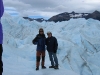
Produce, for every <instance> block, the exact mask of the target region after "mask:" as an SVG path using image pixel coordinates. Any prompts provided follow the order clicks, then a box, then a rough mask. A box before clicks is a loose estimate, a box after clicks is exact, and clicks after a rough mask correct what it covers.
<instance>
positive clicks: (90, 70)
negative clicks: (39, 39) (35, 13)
mask: <svg viewBox="0 0 100 75" xmlns="http://www.w3.org/2000/svg"><path fill="white" fill-rule="evenodd" d="M2 24H3V33H4V44H3V48H4V51H3V62H4V73H3V75H22V74H23V75H61V74H63V75H67V74H68V75H99V74H100V64H99V63H100V58H99V56H100V21H98V20H94V19H88V20H86V19H83V18H80V19H70V20H69V21H64V22H57V23H54V22H42V23H39V22H36V21H28V20H25V19H23V18H22V17H20V16H18V17H11V16H10V15H8V14H6V13H5V14H4V16H3V18H2ZM41 27H42V28H43V29H44V32H45V34H46V33H47V31H51V32H52V34H53V36H55V37H56V38H57V40H58V52H57V56H58V60H59V67H60V69H59V70H56V71H55V70H54V69H49V68H48V66H50V61H49V57H48V53H47V54H46V62H45V65H46V67H47V69H46V70H42V69H40V70H39V71H38V72H36V71H35V53H36V50H35V49H36V46H34V45H33V44H32V40H33V38H34V37H35V36H36V34H38V29H39V28H41Z"/></svg>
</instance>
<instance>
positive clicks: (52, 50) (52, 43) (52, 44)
mask: <svg viewBox="0 0 100 75" xmlns="http://www.w3.org/2000/svg"><path fill="white" fill-rule="evenodd" d="M47 35H48V37H47V38H46V45H47V51H48V53H49V58H50V61H51V66H49V68H54V69H58V58H57V56H56V53H57V48H58V43H57V39H56V38H55V37H53V36H52V33H51V32H47ZM53 59H54V60H53Z"/></svg>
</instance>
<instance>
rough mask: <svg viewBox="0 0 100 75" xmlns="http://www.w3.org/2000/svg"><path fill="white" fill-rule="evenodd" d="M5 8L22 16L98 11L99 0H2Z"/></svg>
mask: <svg viewBox="0 0 100 75" xmlns="http://www.w3.org/2000/svg"><path fill="white" fill-rule="evenodd" d="M3 2H4V6H5V7H6V10H9V9H8V8H9V7H10V10H12V12H14V13H15V14H16V11H17V13H19V14H21V15H22V16H31V15H32V16H37V15H38V16H45V17H51V16H53V15H57V14H59V13H63V12H72V11H75V12H93V11H95V10H98V11H100V0H3Z"/></svg>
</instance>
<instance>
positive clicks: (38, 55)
mask: <svg viewBox="0 0 100 75" xmlns="http://www.w3.org/2000/svg"><path fill="white" fill-rule="evenodd" d="M41 57H42V62H41V66H44V62H45V51H37V52H36V67H39V65H40V59H41Z"/></svg>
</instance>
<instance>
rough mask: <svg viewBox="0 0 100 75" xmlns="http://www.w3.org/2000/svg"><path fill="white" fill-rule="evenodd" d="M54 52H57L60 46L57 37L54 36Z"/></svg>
mask: <svg viewBox="0 0 100 75" xmlns="http://www.w3.org/2000/svg"><path fill="white" fill-rule="evenodd" d="M54 46H55V47H54V53H56V52H57V48H58V42H57V39H56V38H55V37H54Z"/></svg>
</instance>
